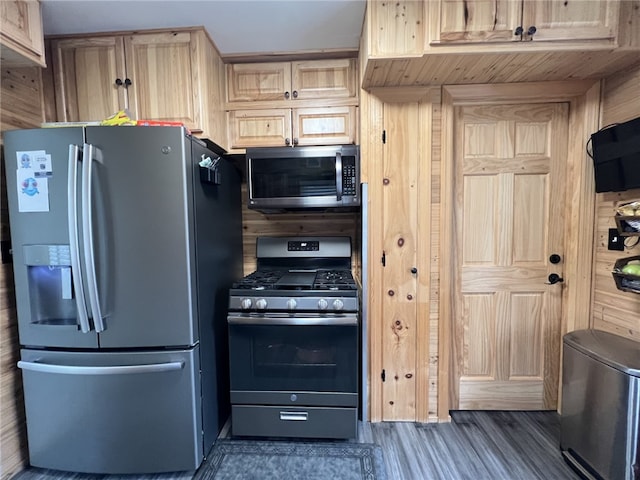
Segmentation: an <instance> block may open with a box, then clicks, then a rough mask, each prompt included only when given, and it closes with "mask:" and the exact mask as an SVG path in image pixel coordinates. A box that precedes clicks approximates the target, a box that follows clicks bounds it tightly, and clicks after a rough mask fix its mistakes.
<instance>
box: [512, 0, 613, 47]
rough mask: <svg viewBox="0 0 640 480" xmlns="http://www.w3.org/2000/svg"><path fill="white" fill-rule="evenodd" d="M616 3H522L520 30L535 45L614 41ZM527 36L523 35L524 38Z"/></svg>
mask: <svg viewBox="0 0 640 480" xmlns="http://www.w3.org/2000/svg"><path fill="white" fill-rule="evenodd" d="M618 9H619V2H616V1H611V0H597V1H578V2H559V1H557V0H535V1H532V0H525V1H524V3H523V14H522V27H523V28H524V31H525V33H526V32H527V31H528V30H529V28H530V27H532V26H534V27H535V33H534V34H533V35H532V36H531V37H530V39H531V40H533V41H535V42H539V41H550V40H608V39H612V38H615V36H616V35H615V34H616V31H617V26H618V22H617V18H618ZM525 37H526V35H525Z"/></svg>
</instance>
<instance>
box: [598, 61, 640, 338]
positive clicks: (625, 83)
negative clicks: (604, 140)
mask: <svg viewBox="0 0 640 480" xmlns="http://www.w3.org/2000/svg"><path fill="white" fill-rule="evenodd" d="M638 116H640V65H638V66H637V67H636V68H635V69H632V70H629V71H627V72H626V73H624V74H617V75H613V76H611V77H609V78H607V79H606V80H605V82H604V88H603V94H602V119H601V122H600V124H601V125H603V126H604V125H610V124H612V123H620V122H624V121H627V120H631V119H632V118H635V117H638ZM632 200H638V201H640V189H636V190H630V191H627V192H620V193H598V194H596V218H595V227H596V234H595V239H594V257H595V263H594V274H593V296H592V297H593V305H592V326H593V328H597V329H600V330H606V331H609V332H613V333H617V334H618V335H622V336H625V337H629V338H633V339H636V340H640V294H636V293H627V292H622V291H620V290H618V289H617V288H616V286H615V282H614V279H613V277H612V275H611V270H612V269H613V266H614V264H615V261H616V260H618V259H619V258H623V257H630V256H634V255H640V246H635V247H634V248H626V249H625V251H624V252H620V251H609V250H607V240H608V230H609V228H615V227H616V223H615V220H614V214H615V207H616V205H617V204H619V203H625V202H628V201H632ZM633 240H634V239H633V238H630V239H629V240H628V242H627V243H631V244H633V243H634V242H633Z"/></svg>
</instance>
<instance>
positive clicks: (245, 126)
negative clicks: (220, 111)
mask: <svg viewBox="0 0 640 480" xmlns="http://www.w3.org/2000/svg"><path fill="white" fill-rule="evenodd" d="M229 136H230V139H229V144H230V145H231V148H246V147H275V146H278V147H280V146H284V145H291V110H290V109H288V108H274V109H266V110H235V111H231V112H229Z"/></svg>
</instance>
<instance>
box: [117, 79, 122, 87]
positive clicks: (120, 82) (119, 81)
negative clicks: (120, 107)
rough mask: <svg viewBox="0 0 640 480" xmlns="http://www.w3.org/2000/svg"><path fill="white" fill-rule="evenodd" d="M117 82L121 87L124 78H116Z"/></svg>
mask: <svg viewBox="0 0 640 480" xmlns="http://www.w3.org/2000/svg"><path fill="white" fill-rule="evenodd" d="M115 83H116V85H117V86H118V87H121V86H122V80H121V79H119V78H116V82H115Z"/></svg>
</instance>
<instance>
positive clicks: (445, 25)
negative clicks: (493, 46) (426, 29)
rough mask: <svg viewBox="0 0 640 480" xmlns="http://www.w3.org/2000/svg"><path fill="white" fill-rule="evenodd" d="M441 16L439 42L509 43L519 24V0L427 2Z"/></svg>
mask: <svg viewBox="0 0 640 480" xmlns="http://www.w3.org/2000/svg"><path fill="white" fill-rule="evenodd" d="M430 8H431V16H432V18H434V19H438V18H439V19H440V29H439V31H440V42H446V43H455V42H457V43H470V42H483V43H485V42H512V41H520V36H519V35H515V34H514V31H515V29H516V27H518V26H519V25H521V22H520V20H521V18H522V2H520V1H514V0H497V1H496V0H471V1H468V0H441V1H440V2H437V1H434V2H430Z"/></svg>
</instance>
